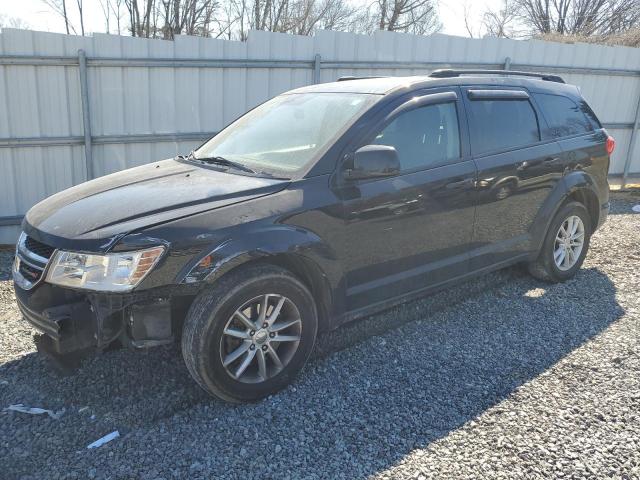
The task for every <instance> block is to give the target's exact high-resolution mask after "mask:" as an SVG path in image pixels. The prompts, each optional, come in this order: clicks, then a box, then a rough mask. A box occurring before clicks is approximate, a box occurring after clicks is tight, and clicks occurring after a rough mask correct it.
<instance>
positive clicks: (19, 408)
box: [3, 403, 65, 420]
mask: <svg viewBox="0 0 640 480" xmlns="http://www.w3.org/2000/svg"><path fill="white" fill-rule="evenodd" d="M3 410H5V411H8V412H20V413H27V414H29V415H44V414H45V413H46V414H47V415H49V417H51V418H53V419H54V420H58V419H59V418H60V417H62V415H64V412H65V409H64V408H63V409H62V410H58V411H57V412H54V411H53V410H48V409H46V408H40V407H25V406H24V405H23V404H21V403H17V404H15V405H9V406H8V407H7V408H5V409H3Z"/></svg>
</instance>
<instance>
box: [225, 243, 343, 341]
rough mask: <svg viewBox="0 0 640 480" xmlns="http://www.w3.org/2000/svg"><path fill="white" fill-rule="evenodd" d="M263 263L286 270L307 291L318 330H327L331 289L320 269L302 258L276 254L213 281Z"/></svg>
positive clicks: (248, 263)
mask: <svg viewBox="0 0 640 480" xmlns="http://www.w3.org/2000/svg"><path fill="white" fill-rule="evenodd" d="M265 263H266V264H270V265H275V266H277V267H280V268H284V269H285V270H288V271H289V272H291V274H292V275H293V276H295V277H296V278H297V279H298V280H300V281H301V282H302V283H303V284H304V285H305V286H306V287H307V288H308V289H309V291H310V292H311V295H313V298H314V300H315V302H316V307H317V309H318V328H319V330H320V331H324V330H327V329H328V328H329V326H330V312H331V302H332V299H331V289H330V287H329V284H328V281H327V280H326V278H325V276H324V274H323V273H322V271H321V270H320V268H319V267H318V266H316V265H315V263H313V262H312V261H310V260H307V259H305V258H304V257H301V256H299V255H295V254H277V255H270V256H266V257H262V258H257V259H254V260H249V261H247V262H245V263H242V264H240V265H237V266H235V267H233V268H232V269H230V270H229V271H227V272H225V273H223V274H222V275H221V276H220V277H219V278H217V279H216V280H215V281H219V280H220V278H223V277H225V276H227V275H229V274H230V273H231V272H236V271H237V270H239V269H243V268H247V267H250V266H253V265H258V264H265Z"/></svg>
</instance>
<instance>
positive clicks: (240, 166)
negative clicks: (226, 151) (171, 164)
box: [187, 150, 257, 173]
mask: <svg viewBox="0 0 640 480" xmlns="http://www.w3.org/2000/svg"><path fill="white" fill-rule="evenodd" d="M187 159H188V160H196V161H199V162H204V163H215V164H217V165H224V166H226V167H231V168H235V169H236V170H242V171H243V172H249V173H257V172H256V171H255V170H252V169H250V168H249V167H247V166H246V165H243V164H241V163H238V162H234V161H233V160H229V159H228V158H224V157H220V156H213V157H196V156H195V154H194V152H193V150H192V151H191V153H190V154H189V156H188V157H187Z"/></svg>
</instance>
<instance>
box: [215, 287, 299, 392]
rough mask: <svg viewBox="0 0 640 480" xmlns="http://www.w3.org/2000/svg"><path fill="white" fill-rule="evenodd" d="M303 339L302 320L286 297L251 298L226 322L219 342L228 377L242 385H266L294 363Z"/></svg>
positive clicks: (263, 296)
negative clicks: (265, 383)
mask: <svg viewBox="0 0 640 480" xmlns="http://www.w3.org/2000/svg"><path fill="white" fill-rule="evenodd" d="M301 336H302V320H301V318H300V312H299V311H298V308H297V307H296V305H295V304H294V303H293V302H292V301H291V300H290V299H288V298H287V297H285V296H283V295H278V294H266V295H261V296H258V297H255V298H252V299H251V300H249V301H248V302H246V303H245V304H244V305H242V306H241V307H240V308H238V309H237V310H236V311H235V312H234V313H233V315H232V316H231V318H229V320H228V321H227V323H226V325H225V327H224V330H223V332H222V337H221V339H220V358H221V360H222V365H223V366H224V368H225V370H226V372H227V374H228V375H229V376H231V377H232V378H233V379H235V380H237V381H239V382H242V383H260V382H264V381H266V380H268V379H270V378H272V377H274V376H275V375H277V374H278V373H280V372H281V371H282V369H283V368H285V367H286V366H287V364H288V363H289V362H290V361H291V359H292V358H293V356H294V355H295V353H296V351H297V350H298V346H299V344H300V339H301Z"/></svg>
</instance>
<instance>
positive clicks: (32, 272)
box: [14, 233, 55, 290]
mask: <svg viewBox="0 0 640 480" xmlns="http://www.w3.org/2000/svg"><path fill="white" fill-rule="evenodd" d="M54 251H55V248H53V247H50V246H49V245H45V244H44V243H42V242H39V241H38V240H35V239H33V238H31V237H29V236H27V235H25V234H24V233H23V234H22V235H21V236H20V239H19V240H18V249H17V251H16V262H15V264H14V279H15V280H16V283H17V284H18V285H19V286H20V287H21V288H23V289H25V290H29V289H31V288H33V286H34V285H35V284H36V283H38V282H39V281H40V280H41V278H42V274H43V272H44V271H45V269H46V268H47V263H49V259H50V258H51V256H52V255H53V252H54Z"/></svg>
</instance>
